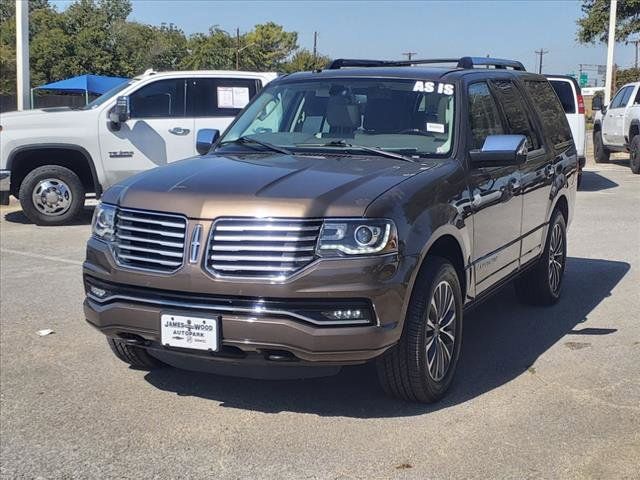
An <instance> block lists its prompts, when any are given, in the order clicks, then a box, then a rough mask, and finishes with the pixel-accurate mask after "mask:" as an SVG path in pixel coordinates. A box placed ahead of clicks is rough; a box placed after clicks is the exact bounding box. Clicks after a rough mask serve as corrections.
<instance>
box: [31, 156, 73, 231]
mask: <svg viewBox="0 0 640 480" xmlns="http://www.w3.org/2000/svg"><path fill="white" fill-rule="evenodd" d="M19 196H20V205H22V211H23V212H24V214H25V215H26V216H27V218H28V219H29V220H31V221H32V222H33V223H35V224H36V225H45V226H47V225H65V224H67V223H69V221H70V220H72V219H73V218H74V217H76V216H77V215H78V214H79V213H80V211H81V210H82V208H83V207H84V197H85V189H84V186H83V185H82V182H81V181H80V178H78V176H77V175H76V174H75V173H74V172H72V171H71V170H69V169H68V168H64V167H60V166H57V165H45V166H43V167H38V168H36V169H34V170H32V171H31V172H30V173H29V174H28V175H27V176H26V177H25V178H24V180H23V181H22V184H21V185H20V192H19Z"/></svg>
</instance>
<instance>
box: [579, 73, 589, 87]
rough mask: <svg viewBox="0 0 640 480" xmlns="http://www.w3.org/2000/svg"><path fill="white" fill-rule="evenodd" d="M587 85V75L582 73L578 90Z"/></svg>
mask: <svg viewBox="0 0 640 480" xmlns="http://www.w3.org/2000/svg"><path fill="white" fill-rule="evenodd" d="M587 85H589V75H588V74H587V73H586V72H584V73H581V74H580V88H583V87H586V86H587Z"/></svg>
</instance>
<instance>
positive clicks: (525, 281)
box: [515, 210, 567, 305]
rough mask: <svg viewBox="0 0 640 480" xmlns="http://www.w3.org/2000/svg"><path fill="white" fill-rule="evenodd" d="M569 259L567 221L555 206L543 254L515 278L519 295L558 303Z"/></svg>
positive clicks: (538, 301)
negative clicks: (534, 263) (533, 264)
mask: <svg viewBox="0 0 640 480" xmlns="http://www.w3.org/2000/svg"><path fill="white" fill-rule="evenodd" d="M566 259H567V227H566V222H565V219H564V216H563V215H562V213H561V212H560V211H559V210H556V211H555V212H554V214H553V217H552V218H551V222H550V223H549V231H548V233H547V241H546V244H545V247H544V251H543V252H542V256H541V257H540V259H539V260H538V262H537V263H536V265H535V266H534V267H532V268H531V270H529V271H528V272H527V273H525V274H524V275H522V276H521V277H520V278H518V279H517V280H516V282H515V288H516V294H517V296H518V299H519V300H520V301H521V302H523V303H528V304H532V305H552V304H554V303H556V302H557V301H558V299H559V298H560V292H561V289H562V278H563V276H564V267H565V263H566Z"/></svg>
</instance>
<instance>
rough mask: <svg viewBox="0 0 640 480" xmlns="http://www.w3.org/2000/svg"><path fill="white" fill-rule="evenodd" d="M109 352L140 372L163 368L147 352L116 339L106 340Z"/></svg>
mask: <svg viewBox="0 0 640 480" xmlns="http://www.w3.org/2000/svg"><path fill="white" fill-rule="evenodd" d="M107 342H108V343H109V347H110V348H111V351H112V352H113V353H114V354H115V356H116V357H118V358H119V359H120V360H122V361H123V362H125V363H128V364H129V365H131V366H132V367H134V368H139V369H141V370H153V369H154V368H160V367H163V366H165V364H164V363H162V362H161V361H160V360H158V359H157V358H155V357H152V356H151V355H149V354H148V353H147V351H146V350H145V349H144V348H142V347H138V346H136V345H129V344H126V343H124V342H122V341H121V340H118V339H117V338H111V337H108V338H107Z"/></svg>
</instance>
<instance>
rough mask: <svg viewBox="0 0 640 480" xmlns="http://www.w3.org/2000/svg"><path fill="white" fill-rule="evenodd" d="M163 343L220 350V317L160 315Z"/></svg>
mask: <svg viewBox="0 0 640 480" xmlns="http://www.w3.org/2000/svg"><path fill="white" fill-rule="evenodd" d="M160 338H161V339H162V344H163V345H167V346H170V347H179V348H191V349H194V350H213V351H216V350H218V319H217V318H203V317H185V316H182V315H170V314H164V315H162V316H161V317H160Z"/></svg>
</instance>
